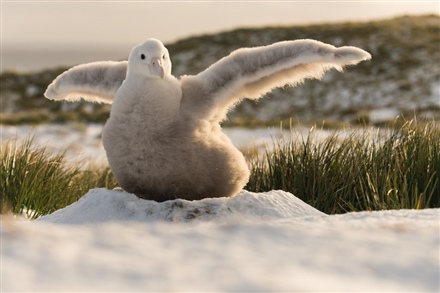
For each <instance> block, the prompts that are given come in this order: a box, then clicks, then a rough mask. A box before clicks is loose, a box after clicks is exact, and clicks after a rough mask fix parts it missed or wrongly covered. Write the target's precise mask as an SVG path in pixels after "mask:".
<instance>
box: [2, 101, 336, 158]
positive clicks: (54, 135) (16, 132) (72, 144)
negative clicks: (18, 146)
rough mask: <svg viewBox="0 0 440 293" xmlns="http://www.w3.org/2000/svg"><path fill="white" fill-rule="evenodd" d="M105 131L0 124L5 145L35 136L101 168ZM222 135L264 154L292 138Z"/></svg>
mask: <svg viewBox="0 0 440 293" xmlns="http://www.w3.org/2000/svg"><path fill="white" fill-rule="evenodd" d="M66 105H67V104H66ZM102 128H103V125H102V124H81V123H71V124H39V125H19V126H8V125H0V140H1V142H2V143H4V142H7V141H9V140H13V139H17V140H18V141H19V142H22V141H23V140H24V139H26V138H27V137H29V136H32V135H33V136H34V142H35V144H36V145H38V146H44V147H47V149H48V150H49V151H52V152H54V153H56V152H59V151H60V150H65V149H66V148H67V152H66V159H67V160H68V161H70V162H74V163H76V162H80V163H81V162H93V163H94V164H96V165H98V166H99V165H107V164H108V163H107V158H106V156H105V151H104V147H103V146H102V141H101V133H102ZM309 131H310V129H309V128H306V127H298V128H296V129H295V130H294V135H295V136H297V137H298V138H301V137H307V135H308V133H309ZM223 132H224V133H225V134H226V135H227V136H228V137H229V138H230V139H231V140H232V143H233V144H234V145H235V146H236V147H238V148H239V149H246V148H253V147H254V148H256V149H259V150H261V151H264V149H265V147H267V149H268V150H270V149H271V148H272V147H273V141H277V140H279V138H281V137H283V136H284V137H289V136H290V135H291V133H290V131H289V130H281V129H280V128H276V127H275V128H274V127H270V128H269V127H267V128H256V129H247V128H241V127H234V128H224V129H223ZM330 133H331V132H330V131H325V130H319V133H318V131H317V132H315V133H314V136H315V137H316V139H320V140H324V139H325V138H326V137H328V136H329V135H330Z"/></svg>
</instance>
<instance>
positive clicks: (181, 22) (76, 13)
mask: <svg viewBox="0 0 440 293" xmlns="http://www.w3.org/2000/svg"><path fill="white" fill-rule="evenodd" d="M439 5H440V4H439V2H438V1H425V2H424V1H386V2H385V1H276V2H275V1H259V2H256V1H160V2H159V1H32V0H28V1H3V0H2V1H1V47H2V70H3V69H5V68H6V69H7V68H14V67H15V68H17V69H31V67H32V66H30V64H31V63H32V64H33V63H41V64H39V65H38V66H40V67H42V66H43V67H44V65H47V66H52V65H53V64H52V63H57V62H60V61H58V59H60V60H63V58H64V60H66V63H68V62H67V59H69V58H72V56H74V55H75V56H76V57H78V58H79V59H80V60H82V59H84V60H86V59H87V58H99V55H97V56H95V55H96V52H97V51H101V52H102V57H103V58H117V57H116V56H118V57H119V58H124V57H125V55H127V54H128V53H129V51H130V49H131V48H132V47H133V46H134V45H137V44H139V43H142V42H143V41H144V40H145V39H147V38H150V37H155V38H158V39H160V40H162V41H163V42H164V43H171V42H174V41H176V40H179V39H183V38H187V37H191V36H197V35H201V34H208V33H209V34H210V33H216V32H220V31H226V30H231V29H235V28H239V27H240V28H242V27H263V26H274V25H295V24H311V23H322V22H340V21H365V20H371V19H382V18H388V17H393V16H398V15H403V14H425V13H437V14H438V13H440V11H439V9H440V8H439ZM29 51H31V52H32V51H34V52H35V55H34V54H32V53H29ZM42 51H43V52H45V53H46V55H48V54H49V55H48V56H43V55H44V54H43V53H42ZM62 52H65V54H64V56H63V54H62ZM73 52H76V54H74V53H73ZM93 52H94V53H95V55H93V54H92V53H93ZM88 53H90V54H88ZM60 54H61V56H58V55H60ZM103 58H102V59H101V60H104V59H103ZM36 59H38V60H36ZM46 59H47V60H46ZM80 60H78V61H76V62H81V61H80ZM90 61H93V60H90ZM61 62H62V61H61ZM71 62H73V60H72V61H71ZM38 66H37V67H38ZM26 67H29V68H26Z"/></svg>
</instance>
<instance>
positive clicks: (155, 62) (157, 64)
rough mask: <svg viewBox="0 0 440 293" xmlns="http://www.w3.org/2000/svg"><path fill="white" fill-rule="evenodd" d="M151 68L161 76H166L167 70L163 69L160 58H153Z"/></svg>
mask: <svg viewBox="0 0 440 293" xmlns="http://www.w3.org/2000/svg"><path fill="white" fill-rule="evenodd" d="M150 68H151V70H152V72H153V73H155V74H157V76H159V77H160V78H162V79H163V78H164V77H165V71H164V70H163V64H162V61H161V60H160V59H159V58H153V59H151V63H150Z"/></svg>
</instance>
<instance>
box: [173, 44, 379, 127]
mask: <svg viewBox="0 0 440 293" xmlns="http://www.w3.org/2000/svg"><path fill="white" fill-rule="evenodd" d="M370 58H371V55H370V54H369V53H367V52H366V51H364V50H361V49H359V48H356V47H340V48H336V47H334V46H332V45H329V44H325V43H322V42H319V41H315V40H296V41H284V42H279V43H275V44H272V45H269V46H264V47H256V48H242V49H238V50H236V51H234V52H232V53H231V54H230V55H229V56H227V57H224V58H223V59H221V60H219V61H218V62H216V63H214V64H213V65H211V66H210V67H208V68H207V69H206V70H205V71H203V72H201V73H199V74H198V75H196V76H183V77H182V78H181V85H182V92H183V100H182V102H183V103H185V104H186V106H187V107H188V108H190V109H193V111H192V112H194V113H198V114H200V115H201V117H202V118H205V119H208V120H211V121H221V120H223V119H225V117H226V114H227V112H228V111H229V109H230V108H231V107H233V106H234V105H235V104H237V103H238V102H240V101H241V99H243V98H249V99H258V98H259V97H261V96H262V95H264V94H265V93H267V92H269V91H270V90H272V89H273V88H276V87H282V86H285V85H288V86H295V85H296V84H298V83H301V82H303V80H304V79H306V78H321V77H322V75H323V74H324V72H326V71H327V70H329V69H331V68H336V69H337V70H342V68H343V67H344V66H346V65H353V64H357V63H359V62H361V61H363V60H368V59H370Z"/></svg>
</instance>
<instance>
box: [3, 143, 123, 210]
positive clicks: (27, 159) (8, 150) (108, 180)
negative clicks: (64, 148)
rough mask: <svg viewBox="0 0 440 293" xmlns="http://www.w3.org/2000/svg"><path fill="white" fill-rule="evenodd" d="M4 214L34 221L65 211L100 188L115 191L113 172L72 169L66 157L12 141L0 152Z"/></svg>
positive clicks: (85, 168) (92, 168)
mask: <svg viewBox="0 0 440 293" xmlns="http://www.w3.org/2000/svg"><path fill="white" fill-rule="evenodd" d="M0 157H1V161H2V162H1V167H0V186H1V187H0V195H1V198H0V212H2V213H5V212H7V211H8V210H10V211H11V212H13V213H14V214H23V213H25V214H26V216H27V217H29V218H31V219H34V218H37V217H39V216H41V215H45V214H49V213H51V212H54V211H56V210H57V209H60V208H63V207H65V206H67V205H69V204H71V203H73V202H75V201H77V200H78V199H79V198H80V197H81V196H83V195H84V194H85V193H86V192H87V191H88V190H89V189H91V188H96V187H107V188H110V189H111V188H114V187H115V186H116V180H115V179H114V178H113V176H112V174H111V172H110V169H109V168H108V167H106V168H96V167H90V166H89V167H87V166H82V165H78V164H76V165H72V164H69V163H67V162H66V160H65V153H64V152H60V153H57V154H51V153H50V152H48V150H47V149H46V148H45V147H37V146H35V145H34V143H33V139H32V138H28V139H26V140H25V141H24V142H23V143H21V144H18V143H17V142H16V141H9V142H8V143H6V145H2V146H1V150H0Z"/></svg>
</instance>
